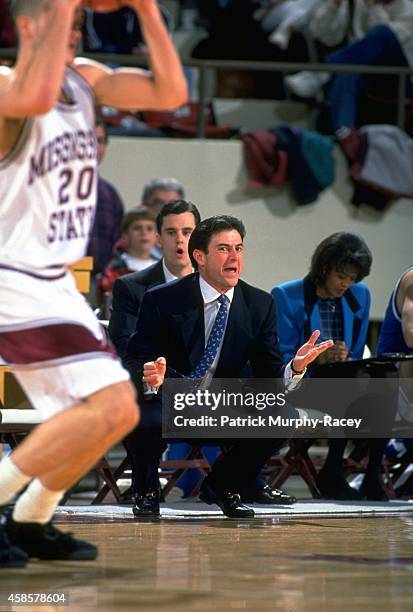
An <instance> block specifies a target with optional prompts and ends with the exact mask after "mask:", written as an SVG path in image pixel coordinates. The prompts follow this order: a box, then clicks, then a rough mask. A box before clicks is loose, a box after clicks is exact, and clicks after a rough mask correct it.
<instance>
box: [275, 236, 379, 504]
mask: <svg viewBox="0 0 413 612" xmlns="http://www.w3.org/2000/svg"><path fill="white" fill-rule="evenodd" d="M371 263H372V256H371V252H370V249H369V248H368V246H367V245H366V243H365V242H364V240H363V239H362V238H360V237H359V236H356V235H354V234H350V233H347V232H336V233H334V234H332V235H331V236H329V237H328V238H325V239H324V240H323V241H322V242H321V243H320V244H319V245H318V246H317V248H316V249H315V251H314V253H313V255H312V258H311V267H310V272H309V274H308V275H307V276H306V277H305V278H301V279H298V280H293V281H289V282H287V283H283V284H281V285H278V286H276V287H274V289H273V290H272V292H271V293H272V295H273V298H274V300H275V304H276V311H277V334H278V338H279V342H280V348H281V352H282V354H283V356H284V359H285V360H286V361H288V360H289V359H291V357H292V356H293V355H294V354H295V352H296V350H297V348H298V347H299V346H300V345H301V344H302V342H303V338H305V337H307V336H308V335H309V334H311V333H312V332H313V331H314V329H321V339H327V338H332V339H333V340H334V341H335V344H334V346H333V347H331V348H330V349H328V350H327V351H325V353H323V354H322V355H320V357H319V358H318V359H317V360H316V361H315V362H314V363H313V364H312V365H311V367H310V371H309V373H308V374H309V375H310V376H317V377H323V376H329V377H337V378H341V377H342V374H341V373H340V366H339V365H338V366H337V369H336V372H335V373H333V372H332V371H331V370H330V369H329V370H326V369H324V368H323V365H325V364H332V363H336V362H342V361H348V360H353V359H361V358H362V357H363V350H364V346H365V343H366V336H367V328H368V324H369V310H370V292H369V290H368V288H367V286H366V285H365V284H364V283H361V282H360V281H361V280H362V279H363V278H364V277H366V276H367V275H368V274H369V273H370V267H371ZM347 376H348V375H347ZM345 446H346V440H345V439H332V440H329V453H328V456H327V459H326V461H325V464H324V466H323V468H322V470H321V471H320V472H319V474H318V478H317V486H318V488H319V490H320V493H321V495H322V496H323V497H325V498H330V499H341V500H351V499H360V495H359V493H358V492H357V491H355V490H354V489H353V488H352V487H350V485H349V484H348V483H347V480H346V479H345V477H344V474H343V469H342V468H343V455H344V450H345ZM383 449H384V442H383V441H381V440H377V441H376V440H372V441H371V443H370V453H371V454H370V461H369V465H368V468H367V472H366V477H365V479H364V483H363V485H364V493H365V494H366V495H367V497H368V498H369V499H372V498H374V499H376V498H380V499H383V497H384V491H383V490H382V488H381V486H380V483H379V469H380V461H381V457H382V453H383Z"/></svg>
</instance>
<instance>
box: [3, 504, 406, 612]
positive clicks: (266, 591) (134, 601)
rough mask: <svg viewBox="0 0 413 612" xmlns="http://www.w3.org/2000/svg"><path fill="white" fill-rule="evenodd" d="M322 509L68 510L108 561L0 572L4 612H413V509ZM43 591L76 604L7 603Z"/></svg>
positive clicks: (67, 524)
mask: <svg viewBox="0 0 413 612" xmlns="http://www.w3.org/2000/svg"><path fill="white" fill-rule="evenodd" d="M306 504H307V506H306ZM318 504H319V502H315V501H314V500H309V501H308V502H303V503H300V504H299V505H298V506H297V510H296V511H294V510H293V508H288V509H286V508H284V509H283V508H282V507H280V506H278V507H277V508H275V507H274V508H275V509H274V511H272V509H271V508H266V509H265V513H263V514H259V515H258V516H256V518H255V519H250V520H235V519H227V518H225V517H222V514H221V513H220V512H219V510H218V509H214V507H208V506H203V505H202V504H200V505H198V506H195V510H193V509H191V506H186V508H187V510H185V507H184V506H182V508H181V510H182V511H179V508H178V511H177V510H176V507H177V505H176V504H175V505H174V504H172V506H171V507H170V508H169V509H168V508H165V507H164V508H163V509H162V518H161V519H160V520H157V521H149V522H137V521H135V520H134V519H133V517H132V514H131V508H130V507H123V509H122V510H121V511H119V510H118V509H117V508H116V507H114V506H97V507H96V506H95V507H94V509H93V510H90V508H91V507H90V506H87V507H86V506H83V507H76V506H72V507H64V508H61V509H60V511H59V513H58V515H57V522H58V523H59V524H60V525H59V526H60V527H61V528H62V529H63V530H70V531H73V532H74V533H75V534H76V535H77V536H78V537H81V538H85V539H88V540H90V541H92V542H94V543H96V544H97V545H98V546H99V549H100V555H99V558H98V559H97V560H96V561H95V562H54V563H52V562H41V561H33V562H30V563H29V565H28V566H27V568H25V569H21V570H16V569H14V570H11V569H9V570H2V573H1V574H0V593H1V604H0V610H1V611H3V610H4V611H6V610H19V611H23V610H30V611H34V610H39V611H41V612H45V611H47V610H79V611H87V610H91V611H92V610H99V611H100V610H114V611H117V610H119V611H132V610H144V611H146V610H148V611H152V610H161V611H165V612H169V611H171V612H172V611H173V612H174V611H178V610H179V611H180V610H201V611H202V610H225V611H227V610H254V611H255V610H257V611H259V610H283V611H286V612H301V611H303V612H312V611H313V610H314V611H320V610H328V611H339V612H340V611H341V610H343V611H346V612H350V611H357V612H358V611H370V610H372V611H374V612H377V611H381V610H383V611H386V612H387V611H393V610H394V611H397V612H399V611H404V610H406V611H407V610H409V611H411V610H413V507H412V504H410V505H409V504H408V503H396V504H394V503H389V504H376V505H375V504H372V503H370V504H368V503H367V502H365V503H364V504H361V505H360V506H359V507H357V506H355V505H354V504H353V505H351V504H345V503H342V504H341V505H338V507H337V506H336V507H335V508H334V507H333V508H332V507H331V505H330V509H329V507H328V505H327V506H326V505H325V504H324V505H318ZM86 509H87V510H86ZM361 510H362V512H361ZM44 592H48V593H58V594H64V595H65V597H66V606H64V607H61V606H59V607H56V606H53V605H42V606H36V605H31V606H27V605H25V606H22V605H13V606H12V605H8V604H7V602H6V595H7V594H9V593H25V594H29V593H44Z"/></svg>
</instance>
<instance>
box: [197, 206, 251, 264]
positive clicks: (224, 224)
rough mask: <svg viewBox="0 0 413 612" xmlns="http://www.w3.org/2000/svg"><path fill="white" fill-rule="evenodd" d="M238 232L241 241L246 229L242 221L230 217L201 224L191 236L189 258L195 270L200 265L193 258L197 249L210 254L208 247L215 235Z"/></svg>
mask: <svg viewBox="0 0 413 612" xmlns="http://www.w3.org/2000/svg"><path fill="white" fill-rule="evenodd" d="M230 230H236V231H237V232H238V233H239V235H240V236H241V240H244V237H245V227H244V224H243V223H242V221H240V220H239V219H237V218H236V217H231V216H230V215H216V216H215V217H209V218H208V219H204V220H203V221H201V223H199V224H198V225H197V226H196V228H195V229H194V231H193V232H192V234H191V237H190V239H189V244H188V252H189V257H190V258H191V262H192V265H193V267H194V269H195V270H197V269H198V264H197V262H196V261H195V259H194V257H193V252H194V251H195V250H196V249H197V250H199V251H202V252H203V253H208V246H209V243H210V242H211V238H212V236H213V235H214V234H218V233H219V232H224V231H230Z"/></svg>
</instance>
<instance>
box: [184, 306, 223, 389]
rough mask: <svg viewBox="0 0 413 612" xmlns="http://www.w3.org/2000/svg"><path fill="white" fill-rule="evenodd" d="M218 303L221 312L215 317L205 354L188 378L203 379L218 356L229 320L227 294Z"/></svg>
mask: <svg viewBox="0 0 413 612" xmlns="http://www.w3.org/2000/svg"><path fill="white" fill-rule="evenodd" d="M217 301H218V303H219V310H218V312H217V316H216V317H215V321H214V325H213V327H212V329H211V333H210V334H209V338H208V342H207V345H206V347H205V350H204V354H203V355H202V357H201V359H200V361H199V362H198V364H197V366H196V368H195V369H194V370H193V371H192V372H191V373H190V374H189V375H188V378H203V377H204V376H205V374H206V372H207V370H208V369H209V368H210V367H211V365H212V364H213V363H214V359H215V357H216V355H217V352H218V348H219V346H220V344H221V340H222V337H223V335H224V331H225V324H226V322H227V318H228V304H229V300H228V298H227V296H226V295H225V294H222V295H220V296H219V298H218V300H217Z"/></svg>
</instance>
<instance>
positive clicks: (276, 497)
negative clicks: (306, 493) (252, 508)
mask: <svg viewBox="0 0 413 612" xmlns="http://www.w3.org/2000/svg"><path fill="white" fill-rule="evenodd" d="M241 499H242V501H243V502H246V503H247V504H282V505H284V506H289V505H290V504H295V502H296V501H297V498H296V497H294V496H293V495H287V493H284V491H281V489H272V488H271V487H270V486H269V485H265V487H264V488H263V489H253V490H251V491H248V492H247V493H243V494H242V495H241Z"/></svg>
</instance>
